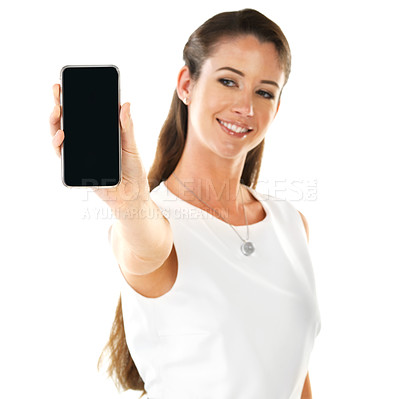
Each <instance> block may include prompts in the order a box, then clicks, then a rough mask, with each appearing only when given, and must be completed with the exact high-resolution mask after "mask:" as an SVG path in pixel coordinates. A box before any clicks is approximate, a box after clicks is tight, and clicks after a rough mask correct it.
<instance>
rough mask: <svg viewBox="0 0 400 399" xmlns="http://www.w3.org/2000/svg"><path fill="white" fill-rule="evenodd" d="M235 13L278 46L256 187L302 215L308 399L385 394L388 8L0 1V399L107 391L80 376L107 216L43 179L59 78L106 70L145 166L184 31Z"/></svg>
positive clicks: (51, 159) (395, 230)
mask: <svg viewBox="0 0 400 399" xmlns="http://www.w3.org/2000/svg"><path fill="white" fill-rule="evenodd" d="M245 7H252V8H256V9H258V10H259V11H261V12H263V13H264V14H265V15H267V16H268V17H270V18H271V19H272V20H274V21H275V22H277V23H278V24H279V25H280V26H281V28H282V30H283V31H284V33H285V35H286V36H287V38H288V40H289V43H290V46H291V49H292V55H293V72H292V75H291V77H290V79H289V83H288V85H287V86H286V88H285V89H284V93H283V97H282V104H281V108H280V111H279V114H278V116H277V118H276V120H275V122H274V125H273V127H272V128H271V130H270V131H269V132H268V134H267V138H266V147H265V155H264V161H263V167H262V174H261V177H260V184H259V191H262V192H269V193H270V194H272V195H276V196H279V197H282V198H286V199H289V200H291V201H293V204H294V205H295V206H296V207H297V209H299V210H300V211H301V212H302V213H304V214H305V216H306V218H307V219H308V222H309V226H310V251H311V255H312V259H313V265H314V272H315V278H316V284H317V293H318V298H319V304H320V310H321V316H322V330H321V333H320V335H319V336H318V338H317V341H316V343H315V346H314V351H313V353H312V356H311V361H310V367H309V370H310V377H311V385H312V389H313V393H314V398H324V399H330V398H332V399H333V398H335V399H336V398H339V397H340V398H378V397H381V398H382V397H390V398H395V397H396V398H397V397H400V393H399V386H398V383H397V382H396V381H397V379H398V376H399V374H400V367H399V360H398V359H399V358H400V345H399V341H398V337H399V336H400V327H399V321H398V319H399V303H400V294H399V290H398V285H399V277H398V268H399V266H400V262H399V255H398V247H399V223H400V215H399V214H400V212H399V204H398V198H399V194H400V190H399V183H398V178H397V177H398V170H399V162H398V159H397V155H398V152H399V144H398V143H399V141H398V136H399V135H400V128H399V127H400V126H399V122H398V115H399V111H398V108H399V101H398V94H399V89H400V85H399V67H400V65H399V56H398V49H399V46H398V39H399V37H400V30H399V24H398V12H396V11H395V2H394V1H392V2H389V1H380V2H377V1H375V2H369V1H330V2H327V1H324V2H322V1H297V0H293V1H280V2H277V1H266V0H262V1H232V0H230V1H226V0H220V1H219V2H213V4H207V2H188V1H182V2H178V1H167V2H161V1H160V2H154V1H153V2H134V1H113V2H111V1H99V0H96V1H82V0H80V1H75V0H74V1H63V2H60V1H52V2H50V1H49V2H44V1H15V2H13V3H11V2H10V3H9V4H8V5H2V6H1V7H0V37H1V47H0V54H1V59H2V62H1V73H0V101H1V107H0V110H1V117H0V132H1V134H0V139H1V143H0V151H1V153H0V162H1V165H0V166H1V180H2V182H1V183H2V184H1V186H2V189H1V192H2V194H1V204H2V219H1V220H2V239H1V243H2V244H1V246H2V249H1V271H0V273H1V276H0V306H1V319H0V322H1V329H0V334H1V336H0V346H1V355H0V362H1V363H0V364H1V370H0V379H1V382H0V396H1V397H4V398H8V399H11V398H22V397H28V396H29V397H41V398H42V399H44V398H58V399H61V398H71V397H77V398H88V397H89V398H97V399H101V398H108V399H111V398H117V397H120V395H119V394H118V393H117V390H116V389H115V387H114V385H113V383H112V382H111V381H110V380H107V379H106V377H105V375H104V373H98V372H97V370H96V362H97V359H98V355H99V354H100V352H101V349H102V347H103V345H104V344H105V343H106V341H107V338H108V333H109V330H110V327H111V323H112V320H113V316H114V310H115V306H116V304H117V300H118V295H119V293H118V284H119V278H120V276H119V271H118V269H117V265H116V263H115V261H114V258H113V255H112V253H111V250H110V247H109V246H108V242H107V229H108V226H109V225H110V224H111V223H112V220H111V218H110V214H109V213H108V212H107V208H106V206H105V205H103V204H102V203H101V202H100V200H98V199H97V198H96V197H95V195H94V194H93V193H92V192H88V191H85V190H79V189H74V190H71V189H67V188H65V187H64V186H63V185H62V183H61V173H60V160H59V159H58V158H57V157H56V156H55V154H54V152H53V149H52V147H51V138H50V134H49V126H48V118H49V115H50V112H51V111H52V108H53V95H52V90H51V88H52V85H53V84H54V83H57V82H58V79H59V71H60V69H61V68H62V67H63V66H64V65H67V64H115V65H117V66H118V67H119V69H120V73H121V93H122V99H121V100H122V103H123V102H127V101H129V102H131V104H132V106H131V109H132V116H133V119H134V124H135V135H136V140H137V143H138V146H139V149H140V152H141V154H142V158H143V161H144V162H145V165H146V168H147V170H148V169H149V167H150V165H151V163H152V160H153V157H154V151H155V146H156V140H157V136H158V133H159V130H160V127H161V124H162V122H163V121H164V119H165V117H166V115H167V112H168V109H169V104H170V100H171V98H172V93H173V90H174V87H175V81H176V76H177V72H178V70H179V68H180V67H181V66H182V59H181V55H182V49H183V46H184V44H185V42H186V40H187V38H188V37H189V35H190V33H191V32H192V31H193V30H195V28H197V27H198V26H199V25H200V24H201V23H202V22H204V21H205V20H206V19H207V18H209V17H211V16H212V15H214V14H216V13H218V12H221V11H232V10H238V9H241V8H245ZM299 187H300V190H299V189H298V188H299ZM276 189H278V191H277V190H276ZM96 212H99V213H96ZM88 215H89V216H88ZM122 396H123V397H131V398H135V397H136V394H135V393H132V392H130V393H125V394H122ZM271 399H272V398H271Z"/></svg>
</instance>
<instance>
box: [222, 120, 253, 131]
mask: <svg viewBox="0 0 400 399" xmlns="http://www.w3.org/2000/svg"><path fill="white" fill-rule="evenodd" d="M219 123H220V124H221V125H224V126H225V127H227V128H228V129H229V130H232V131H233V132H236V133H246V132H248V131H249V129H245V128H242V127H239V126H236V125H232V124H231V123H226V122H223V121H219Z"/></svg>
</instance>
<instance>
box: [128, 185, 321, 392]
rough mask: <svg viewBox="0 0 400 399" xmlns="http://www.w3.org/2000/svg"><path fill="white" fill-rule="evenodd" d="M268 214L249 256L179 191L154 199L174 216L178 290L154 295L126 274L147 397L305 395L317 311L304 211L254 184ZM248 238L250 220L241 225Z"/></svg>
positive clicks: (133, 347) (256, 228) (131, 329)
mask: <svg viewBox="0 0 400 399" xmlns="http://www.w3.org/2000/svg"><path fill="white" fill-rule="evenodd" d="M247 189H248V190H249V191H250V193H252V194H253V196H254V197H255V198H256V199H257V200H259V201H260V202H261V204H262V205H263V207H264V209H265V211H266V214H267V215H266V217H265V219H264V220H262V221H260V222H258V223H255V224H252V225H250V226H249V229H250V230H249V231H250V240H251V241H252V242H253V243H254V246H255V251H254V253H253V254H251V255H250V256H245V255H243V254H242V252H241V250H240V246H241V243H242V241H241V240H240V239H239V237H238V236H237V234H236V233H235V232H234V231H233V230H232V228H231V227H230V225H229V224H227V223H225V222H223V221H222V220H220V219H218V218H216V217H214V216H212V215H211V214H210V213H207V212H205V211H203V210H201V209H199V208H197V207H195V206H193V205H191V204H189V203H187V202H185V201H183V200H182V199H180V198H178V197H176V196H175V195H174V194H172V192H170V191H169V190H168V189H167V187H166V185H165V184H164V183H163V182H162V183H161V184H160V185H159V186H158V187H156V188H155V189H154V190H153V191H152V192H151V198H152V199H153V201H154V202H155V203H156V204H157V205H158V206H159V208H160V209H161V210H162V211H163V214H164V216H165V217H166V218H167V219H168V220H169V221H170V224H171V228H172V231H173V237H174V244H175V249H176V253H177V257H178V275H177V279H176V282H175V284H174V286H173V287H172V289H171V290H170V291H169V292H167V293H166V294H164V295H162V296H161V297H158V298H147V297H144V296H143V295H141V294H139V293H138V292H136V291H135V290H134V289H133V288H131V287H130V286H129V285H128V284H127V283H126V281H125V280H123V286H122V290H121V297H122V310H123V318H124V327H125V334H126V340H127V344H128V348H129V351H130V353H131V356H132V358H133V360H134V362H135V364H136V367H137V369H138V371H139V373H140V375H141V377H142V379H143V381H144V383H145V389H146V391H147V393H148V397H149V399H200V398H201V399H215V398H218V399H233V398H235V399H264V398H268V399H300V397H301V393H302V389H303V385H304V381H305V378H306V375H307V371H308V362H309V357H310V353H311V351H312V348H313V345H314V339H315V337H316V336H317V334H318V333H319V330H320V326H321V323H320V313H319V308H318V302H317V297H316V291H315V283H314V274H313V269H312V263H311V259H310V255H309V250H308V246H307V236H306V232H305V229H304V224H303V221H302V219H301V216H300V214H299V213H298V211H297V210H296V209H295V208H294V206H293V205H292V204H291V203H290V202H288V201H286V200H282V199H278V198H276V197H272V196H270V195H266V194H260V193H258V192H256V191H255V190H253V189H251V188H249V187H247ZM235 229H236V230H237V231H238V232H239V234H240V235H241V236H242V237H243V238H245V237H246V226H235Z"/></svg>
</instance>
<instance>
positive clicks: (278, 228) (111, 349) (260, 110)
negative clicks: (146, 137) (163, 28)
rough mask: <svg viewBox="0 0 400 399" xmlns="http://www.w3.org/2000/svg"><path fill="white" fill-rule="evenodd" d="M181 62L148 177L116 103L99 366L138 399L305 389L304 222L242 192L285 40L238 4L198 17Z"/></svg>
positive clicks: (54, 126)
mask: <svg viewBox="0 0 400 399" xmlns="http://www.w3.org/2000/svg"><path fill="white" fill-rule="evenodd" d="M183 57H184V61H185V65H184V66H183V68H182V69H181V70H180V71H179V74H178V79H177V87H176V90H175V93H174V97H173V99H172V104H171V109H170V112H169V115H168V118H167V120H166V121H165V124H164V126H163V127H162V130H161V133H160V136H159V141H158V147H157V153H156V157H155V161H154V164H153V166H152V167H151V170H150V172H149V174H147V173H146V171H145V168H144V167H143V165H142V162H141V160H140V156H139V154H138V151H137V147H136V144H135V140H134V134H133V124H132V120H131V116H130V105H129V104H128V103H127V104H124V105H123V106H122V107H121V112H120V120H121V132H122V133H121V134H122V171H123V179H122V182H121V183H120V185H119V186H118V187H117V188H115V189H98V190H97V191H96V192H97V194H98V195H99V196H100V198H101V199H103V200H104V201H105V202H106V203H107V204H108V205H109V206H110V207H111V209H112V211H113V213H114V215H115V217H116V221H115V223H114V224H113V226H112V229H111V230H110V233H109V238H110V243H111V246H112V249H113V253H114V254H115V257H116V260H117V262H118V264H119V267H120V270H121V272H122V275H123V277H124V281H123V286H122V290H121V298H120V301H119V304H118V307H117V311H116V317H115V321H114V325H113V328H112V331H111V335H110V341H109V343H108V345H107V347H106V350H105V352H104V353H103V355H104V354H108V355H109V357H110V365H109V373H110V375H112V376H113V377H114V378H115V380H116V382H117V384H118V385H119V386H121V387H122V388H124V389H143V391H144V392H147V394H148V397H149V398H150V399H156V398H157V399H158V398H163V399H167V398H185V399H190V398H220V399H225V398H226V399H232V398H238V399H241V398H246V399H247V398H254V399H261V398H274V399H289V398H290V399H300V398H301V399H305V398H311V387H310V380H309V376H308V361H309V357H310V354H311V351H312V347H313V344H314V339H315V337H316V336H317V334H318V332H319V330H320V316H319V310H318V303H317V299H316V294H315V284H314V277H313V270H312V264H311V260H310V256H309V252H308V247H307V240H308V227H307V222H306V219H305V218H304V216H303V215H302V214H301V213H300V212H298V211H297V210H296V209H295V208H294V207H293V205H292V204H291V203H290V202H288V201H285V200H280V199H278V198H275V197H272V196H269V195H263V194H260V193H258V192H257V191H256V190H255V187H256V183H257V179H258V175H259V171H260V165H261V160H262V153H263V147H264V138H265V135H266V134H267V131H268V127H269V126H270V124H271V123H272V121H273V120H274V118H275V116H276V114H277V112H278V109H279V105H280V100H281V94H282V89H283V87H284V86H285V84H286V82H287V80H288V77H289V74H290V65H291V56H290V49H289V45H288V43H287V40H286V38H285V36H284V35H283V33H282V31H281V29H280V28H279V27H278V26H277V25H276V24H275V23H274V22H272V21H271V20H269V19H268V18H266V17H265V16H264V15H262V14H260V13H259V12H257V11H255V10H251V9H245V10H241V11H238V12H227V13H221V14H218V15H216V16H214V17H212V18H211V19H209V20H208V21H206V22H205V23H204V24H203V25H202V26H200V27H199V28H198V29H197V30H196V31H195V32H194V33H193V34H192V35H191V36H190V38H189V40H188V42H187V44H186V46H185V48H184V52H183ZM53 90H54V96H55V102H56V106H55V109H54V111H53V113H52V115H51V120H50V124H51V133H52V135H53V146H54V148H55V150H56V152H57V153H58V155H60V146H61V145H62V142H63V139H64V132H63V131H61V130H60V114H61V111H60V101H59V98H60V87H59V85H54V86H53Z"/></svg>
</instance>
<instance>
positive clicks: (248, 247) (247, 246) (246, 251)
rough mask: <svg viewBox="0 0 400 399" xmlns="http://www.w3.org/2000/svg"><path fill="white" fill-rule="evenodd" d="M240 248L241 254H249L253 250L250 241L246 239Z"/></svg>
mask: <svg viewBox="0 0 400 399" xmlns="http://www.w3.org/2000/svg"><path fill="white" fill-rule="evenodd" d="M240 249H241V250H242V253H243V255H246V256H249V255H251V254H252V253H253V252H254V249H255V248H254V245H253V243H252V242H250V241H246V242H244V243H243V244H242V246H241V247H240Z"/></svg>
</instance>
